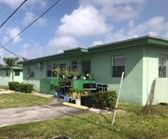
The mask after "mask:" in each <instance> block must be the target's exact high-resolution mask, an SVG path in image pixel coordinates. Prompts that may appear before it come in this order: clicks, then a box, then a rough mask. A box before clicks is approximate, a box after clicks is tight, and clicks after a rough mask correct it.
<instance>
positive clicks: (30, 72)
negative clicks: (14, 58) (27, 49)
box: [28, 68, 34, 78]
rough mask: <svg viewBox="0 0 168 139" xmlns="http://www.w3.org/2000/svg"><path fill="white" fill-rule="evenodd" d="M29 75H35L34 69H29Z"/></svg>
mask: <svg viewBox="0 0 168 139" xmlns="http://www.w3.org/2000/svg"><path fill="white" fill-rule="evenodd" d="M28 77H29V78H30V77H34V71H33V70H32V69H30V68H29V69H28Z"/></svg>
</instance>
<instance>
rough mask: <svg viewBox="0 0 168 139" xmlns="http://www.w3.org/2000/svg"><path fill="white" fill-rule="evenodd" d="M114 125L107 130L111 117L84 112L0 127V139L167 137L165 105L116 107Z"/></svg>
mask: <svg viewBox="0 0 168 139" xmlns="http://www.w3.org/2000/svg"><path fill="white" fill-rule="evenodd" d="M119 107H120V109H122V110H123V111H120V112H118V113H117V118H116V123H115V126H114V127H113V128H111V117H112V115H111V114H104V115H101V114H96V113H87V114H84V115H78V116H71V117H68V116H67V117H64V118H61V119H51V120H46V121H42V122H34V123H28V124H19V125H15V126H7V127H3V128H0V138H35V139H36V138H38V139H39V138H48V139H49V138H52V137H53V136H56V135H60V134H63V135H66V136H70V137H71V138H72V139H76V138H77V139H78V138H80V139H87V138H89V139H110V138H114V139H118V138H121V139H122V138H124V139H125V138H137V139H141V138H147V139H150V138H151V139H155V138H156V139H162V138H167V137H168V106H160V105H156V106H148V107H145V108H144V107H140V106H138V105H134V104H125V103H123V104H120V106H119Z"/></svg>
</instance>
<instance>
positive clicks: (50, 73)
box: [47, 64, 58, 77]
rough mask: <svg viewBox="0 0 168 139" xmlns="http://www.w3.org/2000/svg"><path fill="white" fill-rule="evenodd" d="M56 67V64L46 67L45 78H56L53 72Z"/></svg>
mask: <svg viewBox="0 0 168 139" xmlns="http://www.w3.org/2000/svg"><path fill="white" fill-rule="evenodd" d="M57 67H58V66H57V65H56V64H49V65H47V77H56V76H57V74H56V72H55V71H54V70H55V69H56V68H57Z"/></svg>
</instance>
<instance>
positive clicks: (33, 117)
mask: <svg viewBox="0 0 168 139" xmlns="http://www.w3.org/2000/svg"><path fill="white" fill-rule="evenodd" d="M84 112H85V111H84V110H79V109H76V108H72V107H68V106H63V105H60V106H58V105H57V106H33V107H22V108H9V109H2V110H0V127H3V126H7V125H15V124H19V123H28V122H34V121H42V120H46V119H50V118H57V117H62V116H73V115H76V114H80V113H84Z"/></svg>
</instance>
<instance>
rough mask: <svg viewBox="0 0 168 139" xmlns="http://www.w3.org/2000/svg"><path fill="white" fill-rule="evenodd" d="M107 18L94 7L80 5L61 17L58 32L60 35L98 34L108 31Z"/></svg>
mask: <svg viewBox="0 0 168 139" xmlns="http://www.w3.org/2000/svg"><path fill="white" fill-rule="evenodd" d="M108 30H109V29H108V26H107V24H106V23H105V19H104V17H103V16H101V15H100V14H99V13H98V11H97V10H96V9H95V8H94V7H90V6H88V7H79V8H78V9H76V10H74V11H73V12H72V13H71V14H70V15H67V14H66V15H65V16H64V17H63V18H62V19H61V25H60V26H59V27H58V30H57V32H56V33H58V34H59V35H60V36H75V37H81V36H85V37H86V36H87V37H88V36H96V35H101V34H105V33H107V32H108Z"/></svg>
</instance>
